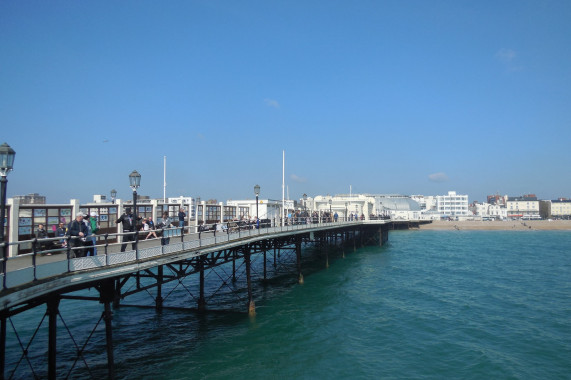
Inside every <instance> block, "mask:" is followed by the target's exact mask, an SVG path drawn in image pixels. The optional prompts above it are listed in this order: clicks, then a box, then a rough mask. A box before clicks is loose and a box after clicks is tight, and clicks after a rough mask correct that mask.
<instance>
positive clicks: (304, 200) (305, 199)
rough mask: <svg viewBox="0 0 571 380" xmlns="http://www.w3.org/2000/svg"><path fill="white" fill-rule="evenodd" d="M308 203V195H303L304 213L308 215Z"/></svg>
mask: <svg viewBox="0 0 571 380" xmlns="http://www.w3.org/2000/svg"><path fill="white" fill-rule="evenodd" d="M306 201H307V194H305V193H303V211H305V212H306V213H307V207H306V205H305V204H306Z"/></svg>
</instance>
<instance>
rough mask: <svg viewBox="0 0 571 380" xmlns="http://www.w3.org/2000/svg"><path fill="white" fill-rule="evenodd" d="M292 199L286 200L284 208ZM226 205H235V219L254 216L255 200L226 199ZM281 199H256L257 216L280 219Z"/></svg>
mask: <svg viewBox="0 0 571 380" xmlns="http://www.w3.org/2000/svg"><path fill="white" fill-rule="evenodd" d="M289 204H293V201H286V208H287V206H288V205H289ZM226 205H227V206H236V208H237V215H236V218H237V219H253V218H255V217H256V200H255V199H246V200H237V201H233V200H232V201H226ZM281 210H282V201H277V200H271V199H258V218H260V219H272V220H273V219H275V220H278V221H279V220H280V218H281Z"/></svg>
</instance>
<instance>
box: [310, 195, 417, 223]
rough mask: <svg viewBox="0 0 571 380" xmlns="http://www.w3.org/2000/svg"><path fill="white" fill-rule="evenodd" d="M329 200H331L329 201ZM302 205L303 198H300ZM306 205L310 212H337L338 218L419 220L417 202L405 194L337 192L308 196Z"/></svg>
mask: <svg viewBox="0 0 571 380" xmlns="http://www.w3.org/2000/svg"><path fill="white" fill-rule="evenodd" d="M330 201H331V202H330ZM301 205H302V206H303V200H301ZM306 207H307V209H308V210H309V211H310V212H313V211H317V212H329V210H330V209H331V212H332V213H333V214H334V213H337V215H338V216H339V219H340V220H344V219H345V218H348V217H350V216H351V215H353V216H355V215H356V216H357V217H361V216H363V217H364V218H365V220H369V219H370V218H371V217H374V218H377V217H383V216H390V217H391V218H392V219H400V220H419V219H420V217H421V210H420V206H419V204H418V203H417V202H416V201H414V200H413V199H411V197H409V196H407V195H400V194H339V195H335V196H331V195H325V196H323V195H318V196H316V197H315V198H308V199H307V201H306Z"/></svg>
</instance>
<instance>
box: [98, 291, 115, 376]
mask: <svg viewBox="0 0 571 380" xmlns="http://www.w3.org/2000/svg"><path fill="white" fill-rule="evenodd" d="M115 298H116V290H115V282H114V281H113V280H107V281H104V282H102V283H101V286H100V287H99V302H100V303H102V304H103V306H104V310H103V320H104V321H105V342H106V348H107V377H108V378H109V379H114V378H115V358H114V355H113V325H112V324H111V322H112V321H113V312H112V311H111V304H112V303H114V302H115Z"/></svg>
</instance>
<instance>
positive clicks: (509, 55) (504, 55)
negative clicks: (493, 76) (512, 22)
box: [496, 48, 517, 63]
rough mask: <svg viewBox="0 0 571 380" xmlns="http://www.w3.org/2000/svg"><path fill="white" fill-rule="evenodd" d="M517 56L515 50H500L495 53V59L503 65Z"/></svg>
mask: <svg viewBox="0 0 571 380" xmlns="http://www.w3.org/2000/svg"><path fill="white" fill-rule="evenodd" d="M516 56H517V54H516V52H515V50H512V49H505V48H503V49H500V50H499V51H498V52H497V53H496V58H497V59H499V60H500V61H501V62H503V63H510V62H512V61H513V60H514V59H515V58H516Z"/></svg>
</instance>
